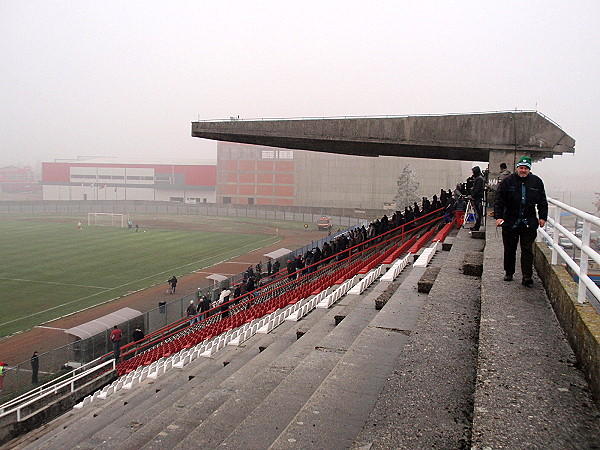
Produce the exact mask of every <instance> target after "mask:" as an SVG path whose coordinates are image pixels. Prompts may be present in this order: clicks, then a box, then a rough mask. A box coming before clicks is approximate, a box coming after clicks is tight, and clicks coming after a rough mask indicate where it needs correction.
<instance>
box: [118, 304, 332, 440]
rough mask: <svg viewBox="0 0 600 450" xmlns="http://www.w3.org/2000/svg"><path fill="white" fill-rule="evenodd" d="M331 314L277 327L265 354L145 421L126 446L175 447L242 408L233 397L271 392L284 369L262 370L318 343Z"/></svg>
mask: <svg viewBox="0 0 600 450" xmlns="http://www.w3.org/2000/svg"><path fill="white" fill-rule="evenodd" d="M334 311H335V309H334V308H332V309H331V310H328V311H325V310H319V311H316V310H315V311H313V312H312V313H311V314H309V315H308V316H306V318H305V319H303V320H302V321H300V322H286V324H285V325H282V326H280V327H278V328H276V329H275V330H274V331H273V332H272V334H273V335H276V336H277V339H276V340H274V342H273V343H272V344H271V345H269V346H268V347H266V348H265V349H264V351H262V352H261V353H259V354H257V355H255V356H254V357H253V358H252V359H251V360H249V361H247V362H246V363H245V364H244V365H243V366H242V367H240V368H239V369H237V370H236V371H235V372H233V373H231V374H229V376H226V377H225V376H223V377H216V378H215V383H214V385H213V386H212V387H211V388H210V389H209V388H208V386H206V389H204V388H202V386H200V387H199V388H197V389H193V390H191V391H190V392H188V395H187V396H186V397H185V398H184V399H182V402H181V405H182V406H181V408H179V409H169V410H167V411H165V413H164V414H163V417H162V418H161V419H160V420H159V419H152V420H150V421H148V422H145V423H144V426H143V427H141V428H140V429H139V430H138V431H137V432H136V434H135V435H133V436H131V438H130V439H129V440H128V441H126V444H127V446H128V447H130V448H139V447H141V446H142V445H146V446H147V448H153V447H161V448H164V446H174V445H176V444H177V443H178V442H179V441H181V440H182V439H184V438H185V437H186V436H187V435H188V434H189V433H190V431H191V430H192V429H197V428H200V427H205V424H208V423H210V422H211V420H212V417H213V415H214V414H216V412H217V411H219V410H220V409H222V408H223V405H227V404H230V403H232V402H233V403H234V405H235V407H236V408H237V409H238V410H240V409H243V408H245V407H246V405H245V404H241V402H237V401H236V400H235V398H234V397H237V396H239V395H240V393H241V392H245V391H248V390H251V389H253V388H255V387H258V388H259V389H270V388H271V387H270V383H276V381H277V380H276V379H277V377H278V376H285V369H283V370H273V371H271V372H270V373H268V374H265V371H267V372H268V369H265V368H270V367H273V366H274V365H275V366H277V367H279V366H278V363H277V361H280V360H281V359H282V358H285V357H286V356H285V355H287V354H290V353H291V354H293V355H294V356H295V357H299V355H302V353H303V351H306V350H303V347H307V348H312V346H314V342H313V340H315V342H318V341H319V340H320V339H321V338H322V336H324V335H326V334H327V333H329V332H330V331H331V330H332V329H333V327H334V325H333V316H332V314H334ZM325 317H329V319H325ZM311 321H312V322H314V323H311ZM304 327H309V331H310V332H308V333H305V334H304V335H303V336H302V338H301V339H300V340H298V339H297V331H298V330H299V329H301V328H304ZM257 336H259V335H256V336H254V337H252V338H250V339H249V340H248V341H247V344H248V345H255V344H253V342H252V341H253V340H255V338H256V337H257ZM231 364H233V362H232V363H231ZM258 374H263V375H264V379H261V377H260V376H258ZM257 379H258V381H259V382H257ZM258 395H259V394H258ZM232 399H233V400H232ZM208 428H209V430H208V431H209V432H216V431H218V429H220V425H219V427H217V429H211V427H208Z"/></svg>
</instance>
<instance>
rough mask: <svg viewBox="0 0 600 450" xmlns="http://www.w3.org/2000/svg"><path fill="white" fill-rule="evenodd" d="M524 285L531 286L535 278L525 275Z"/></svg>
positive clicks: (522, 282)
mask: <svg viewBox="0 0 600 450" xmlns="http://www.w3.org/2000/svg"><path fill="white" fill-rule="evenodd" d="M521 284H522V285H523V286H527V287H531V286H532V285H533V279H531V278H529V277H523V281H521Z"/></svg>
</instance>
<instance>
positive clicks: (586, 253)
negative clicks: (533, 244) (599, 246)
mask: <svg viewBox="0 0 600 450" xmlns="http://www.w3.org/2000/svg"><path fill="white" fill-rule="evenodd" d="M548 203H550V204H552V205H554V206H555V209H554V217H548V222H549V223H550V224H551V225H552V226H553V227H554V229H555V230H557V231H555V232H554V233H553V234H552V236H550V234H549V233H548V232H547V231H546V230H545V229H542V228H538V233H539V234H540V235H541V236H542V237H543V238H544V239H545V240H546V241H547V242H548V243H549V245H550V247H551V249H552V264H558V256H559V255H560V257H561V258H562V259H563V260H564V261H565V263H566V264H567V265H568V266H569V267H570V268H571V269H572V270H573V272H574V273H575V274H576V275H577V276H578V277H579V282H578V291H577V301H578V303H579V304H584V303H585V301H586V290H589V291H590V292H591V293H592V295H593V296H594V297H595V298H596V300H598V301H600V288H599V287H598V286H597V285H596V283H594V281H593V280H592V279H591V278H590V277H589V276H588V268H589V258H591V259H593V260H594V261H595V262H596V263H598V264H599V265H600V254H598V252H597V251H596V250H594V249H593V248H591V247H590V234H591V233H590V231H591V229H590V225H592V224H593V225H595V226H598V227H600V218H598V217H596V216H594V215H592V214H589V213H586V212H584V211H581V210H579V209H577V208H574V207H573V206H570V205H567V204H566V203H563V202H560V201H558V200H555V199H553V198H548ZM561 210H564V211H568V212H570V213H572V214H573V215H575V216H576V217H578V218H580V219H582V220H583V232H582V235H581V239H579V238H578V237H577V236H575V235H574V234H573V233H571V232H570V231H569V230H567V229H566V228H565V227H564V226H563V225H561V223H560V212H561ZM559 232H560V234H562V235H564V236H565V237H566V238H567V239H569V241H570V242H572V243H573V245H575V246H576V247H577V248H578V249H579V250H581V258H580V261H579V264H577V262H576V261H575V260H574V259H573V258H572V257H571V256H570V255H569V254H568V253H567V252H565V250H564V249H563V248H562V247H561V246H560V245H559V240H558V237H559Z"/></svg>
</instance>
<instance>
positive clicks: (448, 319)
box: [352, 230, 484, 448]
mask: <svg viewBox="0 0 600 450" xmlns="http://www.w3.org/2000/svg"><path fill="white" fill-rule="evenodd" d="M467 233H468V232H467V231H465V230H460V232H459V233H458V235H457V238H456V240H455V242H454V244H453V246H452V249H451V250H450V252H442V253H439V254H438V256H442V255H445V261H443V265H442V266H441V267H442V268H441V270H440V272H439V274H438V276H437V278H436V281H435V283H434V284H433V286H432V288H431V291H430V292H429V294H428V295H425V294H419V295H421V296H422V299H423V300H422V302H423V304H422V307H417V305H416V304H415V310H414V311H413V314H414V316H415V317H418V321H417V323H416V325H415V326H414V332H411V334H410V337H409V339H408V342H407V343H406V345H405V347H404V350H403V352H402V354H401V355H400V356H399V358H398V359H397V360H396V361H395V363H394V365H393V370H392V371H391V372H390V374H389V377H388V378H389V380H388V381H387V382H386V383H385V386H384V387H383V390H382V392H381V395H380V396H379V398H378V400H377V402H376V405H375V407H374V409H373V411H372V413H371V414H370V416H369V417H368V419H367V420H366V423H365V425H364V428H363V430H362V431H361V433H360V435H359V436H358V437H357V438H356V440H355V442H354V444H353V446H352V448H362V447H365V448H465V447H466V446H467V445H468V442H469V438H470V429H471V415H472V410H473V406H472V403H473V390H474V385H475V373H476V362H477V361H476V356H477V337H478V323H479V288H480V279H479V278H476V277H472V276H466V275H463V274H462V273H461V269H462V263H463V260H464V255H465V253H467V252H472V251H480V250H482V249H483V245H484V242H483V241H482V240H476V239H469V238H468V235H467ZM415 284H416V283H415ZM397 294H398V295H400V296H401V293H400V292H398V293H397ZM413 295H414V294H413ZM392 298H394V297H392ZM397 301H402V297H400V298H399V299H397ZM388 304H389V303H388ZM386 307H387V305H386ZM384 309H385V308H384Z"/></svg>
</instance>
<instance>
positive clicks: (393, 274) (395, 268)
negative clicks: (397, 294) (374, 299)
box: [381, 253, 412, 282]
mask: <svg viewBox="0 0 600 450" xmlns="http://www.w3.org/2000/svg"><path fill="white" fill-rule="evenodd" d="M410 258H412V254H411V253H408V254H407V255H406V256H404V258H402V259H397V260H396V261H394V263H393V264H392V266H391V267H390V268H389V270H388V271H387V272H386V273H385V274H384V275H383V276H382V277H381V281H390V282H391V281H394V280H395V279H396V278H397V277H398V275H400V272H402V270H403V269H404V268H405V267H406V266H407V265H408V261H409V260H410Z"/></svg>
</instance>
